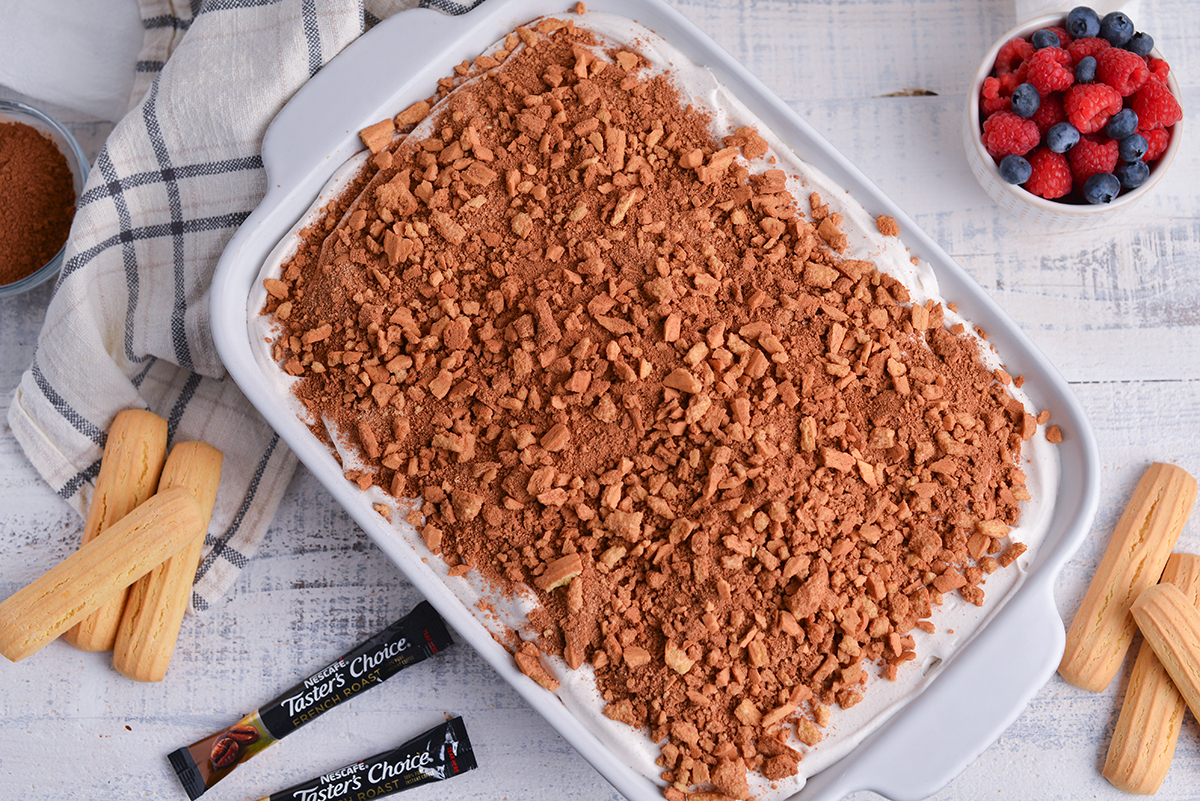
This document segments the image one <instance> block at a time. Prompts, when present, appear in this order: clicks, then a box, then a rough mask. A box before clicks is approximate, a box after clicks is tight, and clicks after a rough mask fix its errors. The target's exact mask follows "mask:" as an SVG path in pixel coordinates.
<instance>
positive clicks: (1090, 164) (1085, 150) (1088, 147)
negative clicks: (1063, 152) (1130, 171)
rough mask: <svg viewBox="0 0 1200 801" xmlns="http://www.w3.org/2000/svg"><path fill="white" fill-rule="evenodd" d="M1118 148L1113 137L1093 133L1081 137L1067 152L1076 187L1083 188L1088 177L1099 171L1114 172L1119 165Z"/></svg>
mask: <svg viewBox="0 0 1200 801" xmlns="http://www.w3.org/2000/svg"><path fill="white" fill-rule="evenodd" d="M1117 150H1118V146H1117V142H1116V141H1115V140H1113V139H1106V138H1104V137H1102V136H1093V135H1091V134H1088V135H1086V136H1082V137H1080V139H1079V144H1077V145H1075V147H1073V148H1071V149H1070V150H1069V151H1068V152H1067V160H1068V161H1069V162H1070V163H1071V175H1072V176H1074V178H1075V188H1076V189H1080V190H1082V189H1083V185H1084V183H1086V182H1087V179H1088V178H1091V177H1092V176H1093V175H1095V174H1096V173H1098V172H1112V171H1113V170H1114V169H1115V168H1116V166H1117Z"/></svg>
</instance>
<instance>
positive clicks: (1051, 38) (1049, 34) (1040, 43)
mask: <svg viewBox="0 0 1200 801" xmlns="http://www.w3.org/2000/svg"><path fill="white" fill-rule="evenodd" d="M1029 41H1031V42H1033V46H1034V47H1036V48H1037V49H1038V50H1041V49H1042V48H1043V47H1061V46H1062V42H1061V41H1060V40H1059V38H1058V34H1057V33H1055V32H1054V31H1052V30H1050V29H1049V28H1042V29H1041V30H1040V31H1034V32H1033V36H1031V37H1029Z"/></svg>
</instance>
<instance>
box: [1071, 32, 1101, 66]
mask: <svg viewBox="0 0 1200 801" xmlns="http://www.w3.org/2000/svg"><path fill="white" fill-rule="evenodd" d="M1110 47H1112V45H1110V44H1109V43H1108V42H1106V41H1104V40H1103V39H1101V38H1099V37H1096V36H1089V37H1088V38H1086V39H1076V40H1075V41H1073V42H1071V43H1070V44H1069V45H1067V52H1068V53H1070V54H1071V66H1072V67H1074V66H1075V65H1076V64H1078V63H1079V61H1080V59H1082V58H1083V57H1084V56H1095V55H1096V54H1097V53H1099V52H1100V51H1101V50H1107V49H1108V48H1110Z"/></svg>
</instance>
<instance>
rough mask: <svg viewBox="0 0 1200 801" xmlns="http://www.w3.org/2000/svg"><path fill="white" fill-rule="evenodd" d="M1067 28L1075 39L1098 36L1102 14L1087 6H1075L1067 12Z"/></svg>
mask: <svg viewBox="0 0 1200 801" xmlns="http://www.w3.org/2000/svg"><path fill="white" fill-rule="evenodd" d="M1066 29H1067V33H1069V34H1071V36H1072V37H1073V38H1075V39H1083V38H1085V37H1088V36H1097V35H1098V34H1099V33H1100V15H1099V14H1097V13H1096V12H1095V11H1093V10H1092V9H1090V8H1088V7H1087V6H1079V7H1078V8H1073V9H1071V12H1070V13H1069V14H1067V24H1066Z"/></svg>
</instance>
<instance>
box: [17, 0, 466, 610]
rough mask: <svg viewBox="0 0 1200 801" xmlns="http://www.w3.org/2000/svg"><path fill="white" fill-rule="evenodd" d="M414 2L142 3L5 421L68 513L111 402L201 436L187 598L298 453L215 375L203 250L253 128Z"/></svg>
mask: <svg viewBox="0 0 1200 801" xmlns="http://www.w3.org/2000/svg"><path fill="white" fill-rule="evenodd" d="M425 4H426V5H429V6H431V7H434V8H437V9H439V10H442V11H446V12H450V13H453V12H458V13H461V12H462V11H466V10H469V8H470V6H472V5H474V3H473V2H467V3H454V2H449V1H448V0H427V2H426V3H425ZM413 5H416V2H415V1H414V0H408V2H406V1H405V0H377V1H376V2H375V3H374V4H372V3H370V2H368V3H367V4H365V5H364V3H363V2H356V0H204V2H193V3H191V4H189V3H187V2H183V0H141V6H142V23H143V26H144V28H145V31H146V38H145V48H144V50H143V54H142V58H141V60H139V62H138V64H137V73H138V74H137V78H136V80H135V88H134V98H133V102H134V103H135V104H136V105H135V106H134V107H133V108H132V109H131V110H130V112H129V113H128V114H127V115H126V116H125V117H124V118H123V119H122V120H121V122H120V123H118V125H117V126H116V128H115V129H114V130H113V132H112V135H111V136H110V138H109V140H108V142H107V143H106V145H105V147H104V149H103V150H102V151H101V153H100V155H99V156H98V157H97V159H96V163H95V165H94V166H93V167H92V170H91V174H90V176H89V178H88V181H87V184H86V186H85V187H84V190H83V194H82V197H81V198H80V202H79V211H78V213H77V214H76V217H75V222H74V225H73V226H72V228H71V236H70V239H69V240H68V242H67V249H66V254H65V260H64V263H63V270H62V274H61V276H60V277H59V279H58V284H57V286H56V287H55V290H54V295H53V297H52V298H51V301H50V306H49V308H48V310H47V312H46V320H45V323H44V325H43V328H42V332H41V334H40V336H39V338H38V345H37V350H36V352H35V355H34V358H33V364H32V365H31V366H30V368H29V369H28V370H27V371H26V372H25V374H24V375H23V376H22V378H21V382H20V384H19V385H18V387H17V390H16V393H15V395H14V397H13V402H12V406H11V407H10V410H9V415H8V422H9V424H10V425H11V427H12V430H13V433H14V435H15V436H16V439H17V441H18V442H19V443H20V445H21V447H22V448H24V450H25V453H26V455H27V456H28V457H29V459H30V461H31V462H32V463H33V464H34V466H35V467H36V468H37V469H38V471H39V472H40V473H41V474H42V476H44V477H45V479H46V480H47V481H48V482H49V483H50V485H51V486H52V487H53V488H54V489H55V491H57V492H58V494H59V495H61V496H62V497H63V498H64V499H66V500H67V501H68V502H69V503H70V504H71V505H72V506H74V508H75V509H76V510H77V511H79V513H80V514H81V515H83V514H86V509H87V507H88V505H89V503H90V500H91V495H92V489H93V482H94V480H95V477H96V475H97V473H98V471H99V467H100V457H101V454H102V452H103V448H104V444H105V431H106V430H107V428H108V427H109V424H110V423H111V421H112V419H113V417H114V416H115V415H116V414H117V413H118V412H120V411H121V410H123V409H129V408H146V409H150V410H151V411H153V412H155V413H157V414H159V415H161V416H162V417H164V418H166V419H167V421H168V424H169V429H168V430H169V435H170V442H171V444H174V443H175V442H182V441H187V440H203V441H205V442H208V443H210V444H211V445H213V446H214V447H216V448H218V449H220V450H221V451H222V452H223V453H224V454H225V460H224V468H223V472H222V475H221V485H220V491H219V493H218V497H217V504H216V508H215V509H214V511H213V518H212V524H211V525H210V527H209V532H208V538H207V541H206V544H205V550H204V554H203V557H202V559H201V563H200V567H199V569H198V571H197V573H196V580H195V586H194V588H193V593H192V602H191V609H192V611H203V610H205V609H207V608H208V607H209V605H210V604H212V603H213V602H214V601H215V600H216V599H217V598H219V597H220V596H221V595H222V593H224V592H225V590H226V589H228V587H229V586H230V584H231V583H232V582H233V581H234V579H235V578H236V577H237V576H238V574H239V572H240V571H241V568H243V567H244V566H245V565H246V563H247V560H248V559H249V558H250V557H251V556H252V555H253V554H254V552H255V550H256V549H257V548H258V545H259V543H260V542H261V540H262V537H263V534H264V533H265V532H266V530H267V527H268V526H269V524H270V522H271V518H272V516H273V515H274V513H275V509H276V507H277V506H278V503H279V500H280V498H281V497H282V496H283V493H284V491H285V490H286V488H287V485H288V482H289V480H290V478H291V476H292V473H293V471H294V469H295V466H296V458H295V456H294V455H292V453H291V452H290V451H289V449H288V448H287V447H286V446H285V445H284V444H283V443H282V442H281V441H280V439H279V436H278V435H277V434H276V433H275V432H274V431H272V430H271V428H270V427H269V426H267V424H266V423H265V422H263V420H262V419H261V418H260V417H259V416H258V414H257V413H256V412H255V411H254V409H253V408H252V407H251V405H250V403H249V402H248V401H247V400H246V399H245V397H244V396H243V395H242V393H241V392H240V391H239V390H238V388H237V387H236V386H235V385H234V383H233V381H231V380H229V379H228V378H227V377H226V374H225V369H224V367H223V366H222V364H221V361H220V359H219V358H218V356H217V352H216V349H215V347H214V346H213V340H212V334H211V331H210V320H209V312H208V302H209V283H210V280H211V278H212V273H213V270H214V268H215V267H216V264H217V259H218V258H219V257H220V255H221V251H222V250H223V249H224V247H225V244H226V243H227V242H228V241H229V239H230V237H231V236H232V235H233V233H234V231H235V230H236V229H237V227H238V226H239V225H240V224H241V223H242V221H243V220H245V219H246V217H247V216H249V214H250V212H251V211H253V209H254V207H255V206H256V205H257V204H258V202H259V200H260V199H261V198H262V196H263V193H264V191H265V189H266V178H265V174H264V172H263V166H262V160H261V158H260V145H261V142H262V135H263V132H264V131H265V130H266V128H267V125H268V123H270V121H271V119H272V118H273V117H274V116H275V114H276V112H278V111H279V109H280V108H281V107H282V106H283V104H284V103H286V102H287V100H288V98H289V97H291V96H292V94H293V93H294V92H295V91H296V90H297V89H298V88H299V87H300V86H301V85H303V84H304V82H305V81H306V80H308V79H309V78H310V77H312V76H313V75H314V74H315V73H316V72H317V71H318V70H319V69H321V67H322V66H323V65H324V64H325V63H326V62H327V61H329V59H331V58H333V57H334V56H335V55H337V53H338V52H339V51H341V49H342V48H344V47H345V46H346V45H347V44H349V43H350V42H351V41H353V40H354V39H355V38H356V37H357V36H359V35H360V34H361V33H362V32H363V30H365V29H366V28H367V27H369V26H370V25H371V24H373V23H374V22H375V21H377V20H378V19H379V18H381V17H382V16H386V15H389V14H391V13H394V12H395V11H398V10H401V9H403V8H405V7H408V6H413Z"/></svg>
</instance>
